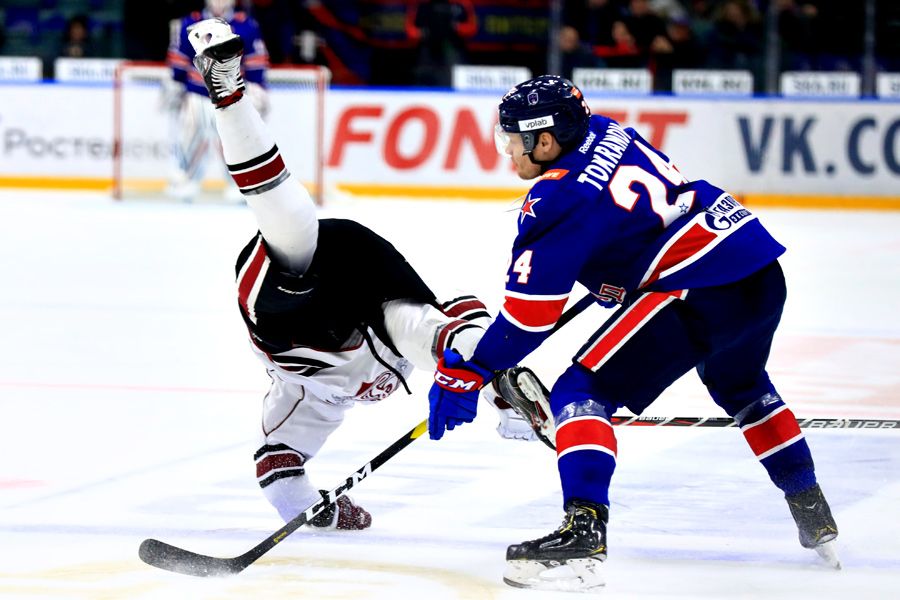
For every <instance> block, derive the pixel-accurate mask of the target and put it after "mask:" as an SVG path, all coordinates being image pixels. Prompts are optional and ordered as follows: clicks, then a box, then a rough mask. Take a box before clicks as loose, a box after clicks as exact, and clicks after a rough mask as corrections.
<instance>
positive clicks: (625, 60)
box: [594, 20, 647, 69]
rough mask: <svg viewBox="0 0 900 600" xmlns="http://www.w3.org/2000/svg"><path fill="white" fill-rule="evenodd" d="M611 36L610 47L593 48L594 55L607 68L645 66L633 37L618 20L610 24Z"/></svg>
mask: <svg viewBox="0 0 900 600" xmlns="http://www.w3.org/2000/svg"><path fill="white" fill-rule="evenodd" d="M611 35H612V44H611V45H609V46H595V47H594V54H596V55H597V56H600V57H602V58H603V60H605V61H606V65H607V66H609V67H611V68H614V69H637V68H641V67H646V66H647V64H646V61H645V60H644V56H643V55H642V54H641V51H640V49H639V48H638V46H637V42H636V41H635V39H634V36H633V35H631V31H630V30H629V29H628V26H627V25H625V22H624V21H622V20H618V21H615V22H614V23H613V24H612V30H611Z"/></svg>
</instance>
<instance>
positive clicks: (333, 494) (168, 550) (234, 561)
mask: <svg viewBox="0 0 900 600" xmlns="http://www.w3.org/2000/svg"><path fill="white" fill-rule="evenodd" d="M593 302H594V299H593V297H592V296H591V295H590V294H588V295H586V296H584V297H583V298H581V299H580V300H579V301H578V302H576V303H575V304H573V305H572V306H571V307H570V308H568V309H567V310H566V311H565V312H564V313H563V314H562V316H560V318H559V321H557V323H556V325H555V326H554V327H553V329H552V330H551V333H555V332H556V331H557V330H559V329H560V328H561V327H562V326H563V325H565V324H566V323H568V322H569V321H571V320H572V319H573V318H575V317H576V316H577V315H578V314H580V313H581V312H582V311H584V309H585V308H587V307H588V306H590V305H591V304H592V303H593ZM426 431H428V419H426V420H424V421H422V422H421V423H419V424H418V425H416V426H415V427H414V428H413V429H412V430H410V431H409V433H407V434H405V435H404V436H403V437H401V438H400V439H398V440H397V441H396V442H394V443H393V444H391V445H390V446H388V447H387V448H385V449H384V450H382V451H381V453H380V454H379V455H378V456H376V457H375V458H373V459H372V460H370V461H369V462H367V463H366V464H364V465H363V466H362V467H360V468H359V469H357V470H356V471H355V472H353V473H352V474H351V475H350V476H349V477H347V479H345V480H344V482H343V483H342V484H341V485H339V486H337V487H336V488H334V489H333V490H331V491H329V492H328V493H327V494H326V495H325V497H323V498H322V499H321V500H319V501H318V502H316V503H315V504H313V505H312V506H310V507H309V508H307V509H306V510H304V511H303V512H302V513H300V514H299V515H297V516H296V517H294V518H293V519H291V520H290V521H288V522H287V523H285V524H284V525H283V526H282V527H281V529H279V530H278V531H276V532H275V533H273V534H272V535H270V536H269V537H267V538H266V539H264V540H263V541H261V542H260V543H259V544H257V545H256V546H254V547H253V548H251V549H250V550H248V551H247V552H245V553H243V554H241V555H240V556H235V557H234V558H216V557H214V556H207V555H205V554H197V553H196V552H191V551H190V550H184V549H183V548H178V547H177V546H173V545H171V544H167V543H165V542H161V541H159V540H155V539H153V538H149V539H146V540H144V541H143V542H141V547H140V548H139V549H138V556H140V558H141V560H142V561H144V562H145V563H147V564H148V565H150V566H152V567H158V568H160V569H165V570H167V571H173V572H175V573H181V574H182V575H194V576H195V577H215V576H223V575H235V574H237V573H240V572H241V571H243V570H244V569H246V568H247V567H249V566H250V565H252V564H253V563H254V562H256V560H257V559H258V558H259V557H261V556H262V555H263V554H265V553H266V552H268V551H269V550H271V549H272V548H274V547H275V546H276V545H277V544H278V543H279V542H280V541H281V540H283V539H284V538H286V537H287V536H289V535H290V534H292V533H293V532H294V531H296V530H297V529H299V528H300V527H302V526H303V525H306V524H307V523H309V521H310V520H311V519H314V518H315V517H316V515H318V514H319V513H321V512H322V511H323V510H325V509H326V508H327V507H328V506H330V505H332V504H334V503H335V502H337V499H338V498H340V497H341V496H343V495H344V494H346V493H347V491H349V490H350V488H352V487H353V486H355V485H356V484H358V483H359V482H360V481H362V480H363V479H365V478H366V477H368V476H369V475H371V474H372V472H373V471H375V469H377V468H378V467H380V466H381V465H383V464H384V463H386V462H387V461H388V460H390V459H391V458H393V457H394V456H396V455H397V454H399V453H400V451H401V450H403V449H404V448H406V447H407V446H409V445H410V444H411V443H412V442H413V441H414V440H416V439H418V438H419V437H421V435H422V434H423V433H425V432H426Z"/></svg>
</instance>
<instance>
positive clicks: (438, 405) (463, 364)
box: [428, 348, 494, 440]
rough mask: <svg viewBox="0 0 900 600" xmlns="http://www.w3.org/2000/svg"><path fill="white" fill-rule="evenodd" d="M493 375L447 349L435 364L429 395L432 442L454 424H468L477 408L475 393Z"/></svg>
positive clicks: (454, 425)
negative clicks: (436, 364) (435, 369)
mask: <svg viewBox="0 0 900 600" xmlns="http://www.w3.org/2000/svg"><path fill="white" fill-rule="evenodd" d="M493 377H494V374H493V373H492V372H491V371H488V370H487V369H484V368H482V367H480V366H478V365H477V364H475V363H473V362H471V361H467V360H465V359H464V358H463V357H462V356H460V354H459V352H457V351H456V350H453V349H452V348H451V349H448V350H446V351H445V352H444V356H443V358H441V360H440V361H439V362H438V366H437V371H435V373H434V384H433V385H432V386H431V390H430V391H429V392H428V403H429V406H430V411H429V413H428V435H429V437H430V438H431V439H433V440H439V439H441V438H442V437H443V436H444V431H450V430H452V429H453V428H454V427H456V426H457V425H462V424H463V423H471V422H472V421H473V420H474V419H475V410H476V407H477V406H478V391H479V390H480V389H481V388H483V387H484V384H485V383H487V382H488V381H490V380H491V379H492V378H493Z"/></svg>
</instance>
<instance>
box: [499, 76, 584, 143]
mask: <svg viewBox="0 0 900 600" xmlns="http://www.w3.org/2000/svg"><path fill="white" fill-rule="evenodd" d="M499 112H500V122H499V123H498V125H499V126H498V131H497V133H498V135H502V133H503V132H506V133H520V134H522V142H523V143H524V145H525V154H530V153H531V151H532V150H534V145H535V141H536V140H537V136H538V134H540V133H541V132H543V131H549V132H550V133H551V134H553V137H555V138H556V141H557V142H559V145H560V146H562V147H563V149H564V150H568V149H570V148H572V147H573V146H575V145H576V144H578V143H580V142H581V140H582V138H584V136H585V134H586V133H587V130H588V122H589V121H590V118H591V109H590V108H588V105H587V102H585V101H584V96H583V95H582V93H581V90H579V89H578V88H577V87H576V86H575V84H574V83H572V82H571V81H569V80H568V79H566V78H565V77H561V76H559V75H541V76H540V77H535V78H534V79H529V80H528V81H525V82H523V83H520V84H518V85H517V86H515V87H513V88H512V89H511V90H509V91H508V92H506V95H504V96H503V99H502V100H500V108H499ZM499 148H500V142H499V140H498V149H499Z"/></svg>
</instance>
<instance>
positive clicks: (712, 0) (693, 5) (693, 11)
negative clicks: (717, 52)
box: [688, 0, 716, 46]
mask: <svg viewBox="0 0 900 600" xmlns="http://www.w3.org/2000/svg"><path fill="white" fill-rule="evenodd" d="M715 7H716V0H690V3H689V5H688V18H689V19H690V20H691V31H692V32H693V34H694V39H696V40H697V43H699V44H700V45H701V46H705V45H706V44H707V42H708V40H709V36H710V35H711V33H712V30H713V12H714V11H715Z"/></svg>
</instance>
